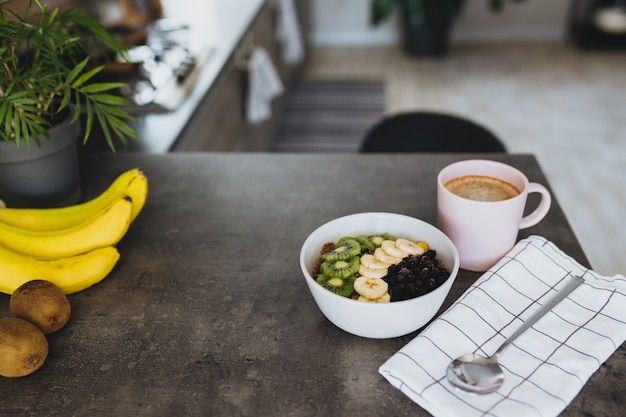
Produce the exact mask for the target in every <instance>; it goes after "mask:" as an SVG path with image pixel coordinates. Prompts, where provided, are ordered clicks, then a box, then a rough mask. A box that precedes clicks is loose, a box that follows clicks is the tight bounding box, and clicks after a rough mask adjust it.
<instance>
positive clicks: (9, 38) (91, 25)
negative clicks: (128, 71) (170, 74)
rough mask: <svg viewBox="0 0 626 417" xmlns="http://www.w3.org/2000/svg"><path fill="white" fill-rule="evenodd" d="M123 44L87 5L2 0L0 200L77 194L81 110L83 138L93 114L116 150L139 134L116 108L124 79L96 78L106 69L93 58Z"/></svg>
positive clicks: (31, 201) (23, 201)
mask: <svg viewBox="0 0 626 417" xmlns="http://www.w3.org/2000/svg"><path fill="white" fill-rule="evenodd" d="M125 51H126V49H125V47H124V45H123V44H122V43H121V42H119V41H118V40H117V39H115V38H114V37H113V36H112V35H111V34H110V33H109V32H108V31H107V30H106V29H105V28H104V27H103V25H102V24H101V23H100V22H98V21H96V20H94V19H92V18H90V17H89V16H88V15H86V14H84V13H82V12H79V11H75V10H72V9H70V10H65V11H59V10H58V9H54V10H52V11H49V10H48V8H47V6H46V5H42V4H41V2H40V0H28V1H24V0H17V1H14V0H0V138H1V139H2V140H0V199H4V201H5V202H7V204H9V205H13V206H24V205H31V206H38V207H42V206H52V205H62V204H67V203H71V202H73V201H72V200H74V201H75V200H78V198H79V195H80V191H79V190H80V187H79V184H80V181H79V178H78V172H79V169H78V152H77V149H76V148H77V139H79V137H80V133H81V123H80V120H81V115H83V114H84V115H85V117H84V120H85V122H84V126H82V127H83V128H84V129H83V130H84V132H83V140H82V141H83V143H85V142H86V141H87V139H88V138H89V136H90V133H91V131H92V127H93V126H94V121H96V120H97V122H98V123H99V125H100V127H101V129H102V132H103V135H104V137H105V139H106V141H107V143H108V145H109V147H110V148H111V150H112V151H115V149H116V146H115V143H114V139H117V140H119V141H120V142H121V144H122V145H124V146H125V145H126V141H127V139H128V138H135V137H136V136H137V135H136V133H135V132H134V130H133V129H132V128H131V127H130V126H129V125H128V123H127V122H128V121H130V120H132V117H131V116H130V115H129V114H128V113H127V112H126V111H124V110H123V109H121V108H120V107H119V106H121V105H124V104H127V103H128V102H127V100H125V99H123V98H122V97H120V96H116V95H114V94H111V93H110V90H112V89H115V88H118V87H120V86H121V84H119V83H98V82H94V76H95V75H96V74H98V72H100V71H101V69H102V66H96V65H95V64H94V62H102V59H103V57H104V56H113V55H115V54H119V55H122V56H124V54H125ZM55 159H58V164H57V163H56V162H55ZM39 164H42V165H39Z"/></svg>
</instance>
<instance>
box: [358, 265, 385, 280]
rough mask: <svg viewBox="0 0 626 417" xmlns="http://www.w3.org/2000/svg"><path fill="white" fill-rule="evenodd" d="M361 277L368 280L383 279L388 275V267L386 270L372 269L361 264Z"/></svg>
mask: <svg viewBox="0 0 626 417" xmlns="http://www.w3.org/2000/svg"><path fill="white" fill-rule="evenodd" d="M359 275H361V276H363V277H367V278H382V277H384V276H385V275H387V267H385V269H371V268H368V267H366V266H365V265H363V264H361V265H360V266H359Z"/></svg>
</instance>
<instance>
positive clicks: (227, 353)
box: [0, 153, 626, 417]
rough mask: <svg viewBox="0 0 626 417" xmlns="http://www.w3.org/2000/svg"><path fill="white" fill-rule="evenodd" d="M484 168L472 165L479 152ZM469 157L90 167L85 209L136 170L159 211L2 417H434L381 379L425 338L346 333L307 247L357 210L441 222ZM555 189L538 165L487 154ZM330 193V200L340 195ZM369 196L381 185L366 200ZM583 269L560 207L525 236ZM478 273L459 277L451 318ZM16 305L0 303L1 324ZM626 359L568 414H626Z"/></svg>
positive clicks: (4, 393) (88, 294) (199, 160)
mask: <svg viewBox="0 0 626 417" xmlns="http://www.w3.org/2000/svg"><path fill="white" fill-rule="evenodd" d="M473 156H474V155H473ZM466 158H467V155H453V154H446V155H443V154H440V155H358V154H344V155H310V154H309V155H305V154H302V155H281V154H269V153H266V154H244V153H170V154H167V155H142V154H134V153H129V154H124V155H97V156H93V157H91V158H87V159H86V160H85V164H84V167H83V178H84V182H85V186H84V191H85V197H86V198H88V197H90V196H94V195H97V194H98V193H99V192H101V191H102V190H103V189H105V188H106V187H107V185H108V184H109V183H110V181H112V180H113V179H114V178H115V177H116V176H117V175H119V173H120V172H122V171H123V170H126V169H128V168H130V167H134V166H140V167H141V168H142V170H143V171H144V172H145V173H146V175H147V176H148V179H149V181H150V192H149V195H148V200H147V202H146V205H145V207H144V209H143V211H142V212H141V213H140V215H139V217H137V219H136V220H135V221H134V222H133V224H132V225H131V228H130V229H129V231H128V233H127V234H126V235H125V236H124V238H123V239H122V241H121V242H120V243H119V245H118V249H119V251H120V254H121V259H120V261H119V263H118V265H117V266H116V268H115V270H114V271H113V272H112V273H111V274H110V275H109V276H108V277H107V278H106V279H105V280H103V281H102V282H100V283H99V284H97V285H95V286H93V287H91V288H89V289H87V290H85V291H82V292H79V293H76V294H72V295H70V296H69V299H70V302H71V303H72V317H71V318H70V322H69V323H68V324H67V326H66V327H64V328H63V329H61V330H60V331H59V332H57V333H54V334H52V335H49V337H48V340H49V343H50V354H49V357H48V359H47V360H46V362H45V363H44V365H43V367H42V368H41V369H39V370H38V371H37V372H35V373H33V374H32V375H29V376H27V377H23V378H16V379H8V378H0V415H2V416H9V415H10V416H30V417H38V416H41V417H43V416H50V415H57V416H89V417H99V416H103V417H105V416H106V417H109V416H137V417H141V416H151V417H156V416H164V417H170V416H178V415H181V416H198V417H204V416H294V417H297V416H383V415H385V416H408V415H411V416H423V417H426V416H428V413H427V412H426V411H424V410H422V409H421V408H420V407H419V406H417V405H416V404H414V403H413V402H412V401H411V400H410V399H409V398H408V397H406V396H405V395H404V394H402V393H401V392H400V391H399V390H397V389H395V388H394V387H393V386H392V385H391V384H389V383H387V382H386V380H384V378H383V377H382V376H381V375H379V374H378V372H377V369H378V367H379V366H380V365H381V364H382V363H383V362H384V361H385V360H386V359H387V358H389V357H390V356H391V355H393V354H394V353H395V352H397V351H398V349H400V348H401V347H402V346H404V345H405V344H406V343H407V342H408V341H410V340H411V339H412V338H413V337H415V335H416V333H415V332H414V333H411V334H408V335H406V336H402V337H398V338H392V339H384V340H375V339H366V338H361V337H357V336H353V335H351V334H348V333H346V332H344V331H342V330H340V329H339V328H337V327H335V326H334V325H332V324H331V323H330V322H329V321H328V320H327V319H326V318H325V317H324V316H323V315H322V313H321V312H320V310H319V309H318V308H317V306H316V304H315V301H314V300H313V298H312V296H311V294H310V292H309V291H308V289H307V287H306V283H305V282H304V278H303V276H302V273H301V271H300V267H299V263H298V256H299V251H300V247H301V245H302V242H303V241H304V240H305V238H306V236H307V235H308V234H309V233H311V232H312V231H313V230H314V229H315V228H316V227H318V226H319V225H320V224H322V223H324V222H326V221H328V220H330V219H332V218H336V217H339V216H342V215H345V214H348V213H354V212H359V211H391V212H397V213H402V214H407V215H410V216H414V217H417V218H421V219H423V220H424V221H427V222H429V223H431V224H435V223H436V216H437V211H436V181H435V177H434V176H435V175H436V173H437V172H438V171H439V170H440V169H441V168H442V167H443V166H445V165H447V164H449V163H451V162H453V161H455V160H459V159H466ZM489 158H492V159H496V160H501V161H504V162H507V163H510V164H512V165H514V166H516V167H517V168H519V169H521V170H522V171H524V172H525V173H526V174H527V176H528V178H529V179H530V180H531V181H534V182H539V183H542V184H548V183H547V180H546V179H545V176H544V175H543V172H542V170H541V168H540V167H539V165H538V163H537V161H536V159H534V158H533V157H532V156H530V155H510V154H509V155H499V156H493V155H490V156H489ZM329 184H332V185H333V187H335V188H333V189H334V190H340V191H337V192H333V191H329V186H328V185H329ZM359 184H370V185H371V186H370V187H369V189H368V191H369V192H368V194H367V196H364V195H363V193H362V189H361V187H359ZM530 234H537V235H541V236H545V237H546V238H547V239H549V240H551V241H553V242H555V244H556V245H557V246H558V247H560V248H561V249H562V250H563V251H565V252H566V253H568V254H570V255H571V256H573V257H574V258H575V259H576V260H578V261H579V262H581V263H583V264H587V263H588V261H587V259H586V257H585V254H584V252H583V250H582V248H581V246H580V244H579V242H578V241H577V239H576V237H575V235H574V233H573V232H572V230H571V228H570V226H569V224H568V222H567V219H566V218H565V216H564V214H563V212H562V210H561V207H560V205H559V204H558V202H557V201H556V200H554V201H553V204H552V207H551V208H550V212H549V213H548V216H547V217H546V218H545V219H544V220H543V221H542V222H540V223H539V224H538V225H536V226H533V227H532V228H529V229H525V230H524V231H522V232H521V236H520V238H522V237H526V236H528V235H530ZM478 276H480V274H479V273H472V272H468V271H464V270H463V271H461V272H460V273H459V277H458V278H457V281H455V283H454V285H453V287H452V290H451V293H450V295H449V297H448V299H447V301H446V303H445V304H444V306H446V307H447V306H449V305H450V304H451V303H452V301H454V300H455V299H457V298H458V297H459V296H460V295H461V294H462V293H463V291H465V289H466V288H467V287H468V286H469V285H471V284H472V283H473V282H474V281H475V279H476V278H477V277H478ZM8 309H9V297H8V296H7V295H5V294H0V316H6V315H8V314H9V313H8ZM624 355H625V347H624V346H622V347H620V348H619V349H618V350H617V351H616V352H615V354H614V355H613V356H612V357H611V358H609V360H608V361H607V362H606V363H605V364H604V365H602V366H601V367H600V369H599V370H598V371H597V372H596V373H595V374H594V375H593V376H592V377H591V379H590V380H589V382H588V383H587V384H586V385H585V386H584V387H583V389H582V391H581V392H580V394H579V395H578V396H577V397H576V399H575V400H574V401H573V402H572V403H571V404H570V405H569V406H568V407H567V408H566V409H565V410H564V412H563V413H562V416H563V417H565V416H568V417H573V416H592V415H594V416H609V415H619V410H623V408H624V406H625V405H626V404H625V403H626V385H625V384H624V383H623V375H624V372H626V369H625V368H626V361H624Z"/></svg>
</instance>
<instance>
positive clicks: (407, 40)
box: [370, 0, 523, 56]
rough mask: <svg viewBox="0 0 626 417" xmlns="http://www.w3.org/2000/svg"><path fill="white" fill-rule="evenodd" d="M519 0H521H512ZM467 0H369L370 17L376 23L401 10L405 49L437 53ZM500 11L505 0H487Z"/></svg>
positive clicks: (443, 47) (442, 49)
mask: <svg viewBox="0 0 626 417" xmlns="http://www.w3.org/2000/svg"><path fill="white" fill-rule="evenodd" d="M511 1H516V2H521V1H523V0H511ZM465 2H466V0H371V2H370V20H371V23H372V24H373V25H378V24H380V23H381V22H382V21H384V20H386V19H387V18H388V17H389V16H390V15H391V14H392V12H393V11H394V10H396V9H397V10H398V11H399V12H400V24H401V27H402V32H403V36H402V39H403V42H404V49H405V51H406V52H407V53H408V54H410V55H414V56H440V55H443V54H445V52H447V49H448V43H449V36H450V29H451V25H452V23H453V21H454V19H455V18H456V17H457V16H458V14H459V13H460V12H461V11H462V10H463V6H464V5H465ZM488 2H489V5H490V7H491V9H492V10H494V11H499V10H501V9H502V7H503V6H504V2H505V0H488Z"/></svg>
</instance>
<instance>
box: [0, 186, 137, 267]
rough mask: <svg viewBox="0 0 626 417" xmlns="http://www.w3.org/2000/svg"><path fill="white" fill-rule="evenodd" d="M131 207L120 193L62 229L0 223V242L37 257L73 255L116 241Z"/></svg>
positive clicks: (126, 227) (127, 219) (128, 220)
mask: <svg viewBox="0 0 626 417" xmlns="http://www.w3.org/2000/svg"><path fill="white" fill-rule="evenodd" d="M132 211H133V204H132V201H131V198H130V197H128V196H124V197H122V198H118V200H117V201H116V202H114V203H113V204H111V205H110V206H108V207H106V208H105V209H104V210H102V212H100V213H98V214H97V215H95V216H94V217H92V218H91V219H89V220H87V221H86V222H84V223H81V224H78V225H75V226H72V227H70V228H67V229H63V230H53V231H43V232H42V231H32V230H24V229H20V228H17V227H15V226H11V225H8V224H4V223H0V244H3V245H4V246H6V247H8V248H9V249H13V250H14V251H17V252H20V253H23V254H26V255H31V256H35V257H39V258H59V257H68V256H74V255H78V254H81V253H85V252H88V251H90V250H93V249H96V248H101V247H105V246H111V245H115V244H116V243H117V242H119V241H120V239H121V238H122V237H123V236H124V234H125V233H126V231H127V230H128V226H129V225H130V219H131V216H132Z"/></svg>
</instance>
